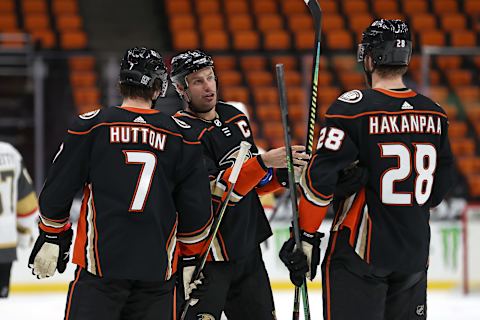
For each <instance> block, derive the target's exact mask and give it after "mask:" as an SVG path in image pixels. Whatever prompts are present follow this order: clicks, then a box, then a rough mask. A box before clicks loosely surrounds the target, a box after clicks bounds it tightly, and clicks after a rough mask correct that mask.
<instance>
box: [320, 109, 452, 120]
mask: <svg viewBox="0 0 480 320" xmlns="http://www.w3.org/2000/svg"><path fill="white" fill-rule="evenodd" d="M406 113H422V114H435V115H437V116H441V117H444V118H447V116H446V115H445V114H443V113H441V112H438V111H431V110H405V111H367V112H362V113H359V114H355V115H353V116H346V115H343V114H326V115H325V118H332V119H334V118H339V119H356V118H360V117H363V116H368V115H372V114H406Z"/></svg>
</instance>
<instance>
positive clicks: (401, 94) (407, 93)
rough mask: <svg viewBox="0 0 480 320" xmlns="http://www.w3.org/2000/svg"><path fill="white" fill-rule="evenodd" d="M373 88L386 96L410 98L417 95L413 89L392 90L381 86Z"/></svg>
mask: <svg viewBox="0 0 480 320" xmlns="http://www.w3.org/2000/svg"><path fill="white" fill-rule="evenodd" d="M373 90H376V91H379V92H381V93H384V94H386V95H387V96H390V97H394V98H411V97H415V96H416V95H417V93H416V92H415V91H413V90H406V91H394V90H388V89H383V88H373Z"/></svg>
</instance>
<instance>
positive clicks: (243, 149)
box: [180, 141, 252, 320]
mask: <svg viewBox="0 0 480 320" xmlns="http://www.w3.org/2000/svg"><path fill="white" fill-rule="evenodd" d="M251 146H252V145H251V144H250V143H248V142H246V141H242V142H241V143H240V150H239V152H238V154H237V158H236V159H235V163H234V164H233V168H232V173H231V174H230V176H229V178H228V181H229V182H230V183H231V185H230V188H229V189H228V193H227V196H226V197H225V200H224V201H223V202H222V207H221V208H220V213H219V214H218V216H217V218H216V219H215V220H214V222H213V224H212V227H211V228H210V232H209V238H208V241H207V244H206V247H207V249H206V251H205V253H204V254H203V256H202V257H201V258H200V263H199V264H198V265H197V267H196V268H195V271H194V272H193V276H192V280H191V282H194V281H195V280H198V279H199V278H200V274H201V272H202V270H203V268H204V267H205V263H206V262H207V258H208V253H209V252H210V248H211V247H212V243H213V239H215V237H216V236H217V232H218V229H219V228H220V223H221V222H222V219H223V216H224V215H225V211H226V210H227V207H228V203H229V201H230V198H231V196H232V193H233V190H234V188H235V184H236V182H237V178H238V175H239V174H240V170H241V169H242V165H243V162H244V160H245V156H246V155H247V153H248V150H250V147H251ZM189 307H190V299H189V300H188V301H186V302H185V304H184V306H183V309H182V313H181V315H180V320H184V319H185V317H186V316H187V312H188V308H189Z"/></svg>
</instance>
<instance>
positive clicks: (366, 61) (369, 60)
mask: <svg viewBox="0 0 480 320" xmlns="http://www.w3.org/2000/svg"><path fill="white" fill-rule="evenodd" d="M363 63H364V67H365V70H367V71H368V72H372V71H373V69H374V66H373V59H372V57H371V56H370V55H367V56H366V57H365V59H364V60H363Z"/></svg>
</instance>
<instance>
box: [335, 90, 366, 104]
mask: <svg viewBox="0 0 480 320" xmlns="http://www.w3.org/2000/svg"><path fill="white" fill-rule="evenodd" d="M362 98H363V94H362V91H360V90H352V91H348V92H345V93H344V94H342V95H341V96H340V97H338V100H340V101H343V102H347V103H357V102H359V101H360V100H362Z"/></svg>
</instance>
